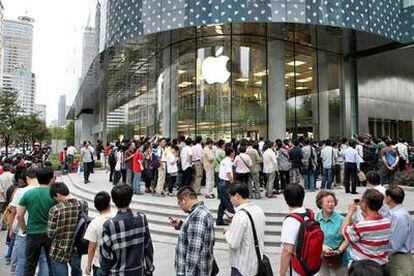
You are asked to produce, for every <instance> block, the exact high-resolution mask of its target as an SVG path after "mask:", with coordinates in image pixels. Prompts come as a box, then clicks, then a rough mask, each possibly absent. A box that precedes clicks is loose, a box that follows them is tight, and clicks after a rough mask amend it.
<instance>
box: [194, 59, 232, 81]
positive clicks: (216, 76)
mask: <svg viewBox="0 0 414 276" xmlns="http://www.w3.org/2000/svg"><path fill="white" fill-rule="evenodd" d="M229 60H230V58H229V57H228V56H219V57H208V58H206V59H205V60H204V61H203V64H202V65H201V74H202V76H203V78H204V80H205V81H206V82H207V83H208V84H214V83H221V84H223V83H225V82H226V81H227V80H228V79H229V77H230V72H229V71H228V70H227V62H228V61H229Z"/></svg>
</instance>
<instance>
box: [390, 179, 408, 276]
mask: <svg viewBox="0 0 414 276" xmlns="http://www.w3.org/2000/svg"><path fill="white" fill-rule="evenodd" d="M396 180H399V179H396ZM385 194H386V196H385V202H386V203H387V205H388V206H389V208H390V214H391V236H390V240H389V243H388V255H389V262H388V267H389V272H390V275H391V276H394V275H395V276H397V275H398V276H409V275H414V259H413V256H412V252H414V224H413V220H412V218H411V216H410V213H409V212H408V210H407V209H406V208H405V207H404V206H403V205H402V203H403V202H404V198H405V193H404V190H403V189H402V188H401V187H399V186H393V187H390V188H389V189H387V190H386V191H385Z"/></svg>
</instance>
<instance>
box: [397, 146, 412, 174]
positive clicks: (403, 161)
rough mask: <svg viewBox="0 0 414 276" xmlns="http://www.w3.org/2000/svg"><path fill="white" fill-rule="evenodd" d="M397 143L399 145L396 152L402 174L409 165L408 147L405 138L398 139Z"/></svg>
mask: <svg viewBox="0 0 414 276" xmlns="http://www.w3.org/2000/svg"><path fill="white" fill-rule="evenodd" d="M397 142H398V143H397V144H396V145H395V150H396V151H397V153H398V156H399V162H398V169H399V171H401V172H402V171H405V170H406V169H407V165H408V163H409V160H408V147H407V144H406V142H405V139H404V138H398V140H397Z"/></svg>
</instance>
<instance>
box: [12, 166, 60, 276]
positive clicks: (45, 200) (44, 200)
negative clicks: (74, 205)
mask: <svg viewBox="0 0 414 276" xmlns="http://www.w3.org/2000/svg"><path fill="white" fill-rule="evenodd" d="M36 178H37V181H38V183H39V187H35V188H33V189H32V190H30V191H26V192H25V193H24V195H23V196H22V197H21V199H20V202H19V207H18V208H17V220H18V222H19V228H20V229H21V231H22V234H23V235H26V248H25V264H24V275H25V276H33V275H34V274H35V270H36V266H37V263H38V262H39V257H40V254H41V252H42V249H43V250H44V252H45V254H46V261H47V263H48V267H49V272H51V271H52V270H51V266H50V259H49V252H50V242H51V241H50V239H49V237H48V236H47V222H48V217H49V211H50V209H51V208H52V207H53V206H54V205H55V204H56V201H55V200H54V199H53V198H52V197H51V196H50V186H49V185H50V184H51V183H53V182H54V172H53V168H52V167H49V166H45V167H38V168H37V170H36ZM26 212H27V213H28V217H27V223H26V220H25V214H26Z"/></svg>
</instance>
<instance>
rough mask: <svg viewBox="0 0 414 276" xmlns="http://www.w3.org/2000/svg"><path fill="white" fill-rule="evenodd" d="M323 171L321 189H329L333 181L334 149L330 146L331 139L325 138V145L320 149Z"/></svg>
mask: <svg viewBox="0 0 414 276" xmlns="http://www.w3.org/2000/svg"><path fill="white" fill-rule="evenodd" d="M321 158H322V165H323V173H322V184H321V189H325V187H326V188H327V189H331V188H332V182H333V168H334V166H335V151H334V149H333V148H332V147H331V141H330V140H326V142H325V147H324V148H323V150H322V151H321Z"/></svg>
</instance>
